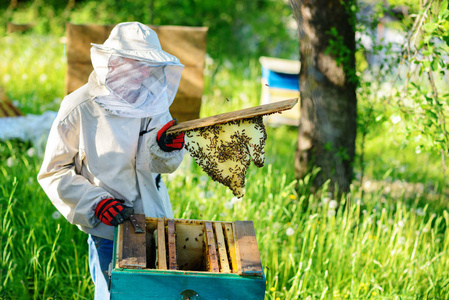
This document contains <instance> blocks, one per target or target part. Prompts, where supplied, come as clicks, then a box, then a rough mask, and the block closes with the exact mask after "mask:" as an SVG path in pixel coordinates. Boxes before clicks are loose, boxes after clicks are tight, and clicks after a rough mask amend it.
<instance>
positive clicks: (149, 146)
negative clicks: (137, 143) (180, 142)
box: [141, 126, 186, 174]
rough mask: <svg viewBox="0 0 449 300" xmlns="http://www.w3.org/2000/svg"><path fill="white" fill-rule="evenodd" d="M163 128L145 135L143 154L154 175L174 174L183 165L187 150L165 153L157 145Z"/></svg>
mask: <svg viewBox="0 0 449 300" xmlns="http://www.w3.org/2000/svg"><path fill="white" fill-rule="evenodd" d="M161 128H162V126H158V127H156V128H155V129H153V130H152V131H150V132H148V133H147V134H145V135H144V140H143V144H144V147H143V149H142V151H143V152H144V153H141V154H142V155H143V156H144V157H145V162H146V164H147V165H148V166H149V170H150V171H151V172H153V173H159V174H164V173H173V172H174V171H175V170H176V169H177V168H178V167H179V165H180V164H181V162H182V160H183V158H184V154H185V153H186V150H185V149H184V148H183V149H181V150H175V151H172V152H165V151H163V150H162V149H161V148H160V147H159V145H158V143H157V140H156V138H157V132H158V131H159V129H161Z"/></svg>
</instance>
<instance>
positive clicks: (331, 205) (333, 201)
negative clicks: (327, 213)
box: [329, 200, 338, 209]
mask: <svg viewBox="0 0 449 300" xmlns="http://www.w3.org/2000/svg"><path fill="white" fill-rule="evenodd" d="M337 206H338V202H337V201H336V200H331V201H329V208H330V209H336V208H337Z"/></svg>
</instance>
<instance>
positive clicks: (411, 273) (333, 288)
mask: <svg viewBox="0 0 449 300" xmlns="http://www.w3.org/2000/svg"><path fill="white" fill-rule="evenodd" d="M0 53H2V60H1V61H0V85H2V86H3V87H4V88H5V90H6V92H7V94H8V96H9V97H10V98H11V99H12V100H13V101H14V103H15V104H16V105H17V106H18V107H19V108H20V109H21V110H22V111H23V112H24V113H26V114H30V113H31V114H42V113H43V112H45V111H47V110H54V111H56V110H57V109H58V107H59V103H60V101H61V99H62V97H63V96H64V76H65V68H66V65H65V59H66V58H65V56H64V45H63V44H61V43H60V42H59V38H56V37H51V36H33V35H24V36H13V37H1V40H0ZM259 72H260V71H259V65H258V61H257V60H256V59H253V60H250V61H249V62H241V63H231V62H229V63H226V64H221V65H216V63H215V62H214V61H211V60H210V59H208V61H207V64H206V72H205V93H204V94H205V96H204V101H203V107H202V111H201V114H202V116H209V115H213V114H217V113H222V112H226V111H231V110H236V109H241V108H246V107H250V106H254V105H258V103H259V99H260V79H259V76H260V75H259V74H260V73H259ZM226 98H228V99H229V100H230V101H227V100H226ZM363 101H364V99H359V102H362V103H363ZM217 107H218V108H219V111H217ZM388 122H389V121H388V120H385V122H384V123H382V124H377V125H375V126H377V127H376V128H374V129H373V130H372V131H371V133H370V134H369V135H368V136H367V142H366V145H365V149H366V150H365V151H366V153H365V175H366V176H365V178H364V180H363V186H361V185H360V178H357V179H356V180H355V181H354V183H353V188H352V191H351V193H350V194H349V195H347V196H345V197H343V198H342V199H333V197H332V195H329V194H328V193H327V188H326V186H324V187H323V188H322V189H320V191H319V192H318V193H315V194H312V193H311V192H310V186H311V184H310V183H311V180H312V179H313V174H310V175H309V176H308V177H307V178H305V179H304V180H301V181H296V180H295V178H294V168H293V165H294V152H295V146H296V135H297V133H296V128H291V127H285V126H282V127H276V128H274V127H267V134H268V140H267V143H266V164H265V166H264V167H263V168H260V169H258V168H256V167H255V166H254V165H252V166H251V167H250V169H249V170H248V173H247V179H246V182H247V185H246V193H245V197H244V198H243V199H236V198H234V197H233V196H232V193H231V192H230V191H229V190H228V189H227V188H225V187H223V186H221V185H220V184H217V183H216V182H213V181H211V180H210V178H209V177H207V175H206V174H205V173H204V172H203V171H202V170H201V169H200V168H199V167H198V166H197V165H196V164H195V163H194V162H193V160H192V159H190V157H188V156H186V158H185V160H184V162H183V164H182V166H181V167H180V168H179V169H178V170H177V171H176V172H175V173H174V174H172V175H164V180H165V182H166V184H167V187H168V189H169V193H170V196H171V199H172V205H173V208H174V212H175V217H176V218H187V219H203V220H220V221H234V220H252V221H254V224H255V229H256V233H257V240H258V245H259V249H260V252H261V257H262V262H263V265H264V268H265V275H266V278H267V289H266V299H301V298H302V299H332V298H334V299H436V298H438V299H448V297H449V277H448V276H447V270H448V269H449V253H448V247H449V235H448V234H447V232H446V228H447V227H448V226H449V214H448V212H447V211H448V207H447V201H446V200H445V195H444V193H442V192H441V191H440V189H439V186H441V181H442V176H441V167H440V161H439V157H438V156H437V155H434V154H432V153H430V154H429V153H417V152H416V147H415V146H414V145H413V143H408V144H407V145H404V144H403V143H401V142H398V140H399V141H400V140H401V139H402V138H403V136H401V135H400V134H399V133H400V127H399V126H396V127H395V126H392V125H391V124H390V123H388ZM390 125H391V126H390ZM373 126H374V125H373ZM359 143H360V142H359ZM358 147H359V148H360V145H358ZM359 154H360V153H359ZM41 161H42V157H40V156H38V155H37V151H36V149H35V148H34V146H33V145H31V144H30V143H26V142H25V143H24V142H21V141H1V142H0V209H1V215H2V220H1V248H2V252H1V255H2V256H1V278H0V279H1V284H0V299H91V298H92V295H93V294H92V292H93V284H92V281H91V279H90V274H89V270H88V259H87V242H86V239H87V236H86V235H85V234H84V233H82V232H81V231H79V230H78V229H77V228H76V227H75V226H72V225H70V224H69V223H68V222H67V221H66V220H65V219H64V218H63V217H61V215H60V214H59V213H58V212H57V211H56V210H55V208H54V207H53V205H52V204H51V203H50V201H49V200H48V198H47V197H46V195H45V194H44V192H43V191H42V190H41V188H40V186H39V185H38V183H37V181H36V175H37V172H38V170H39V167H40V164H41ZM355 170H356V173H360V166H359V165H358V164H356V165H355ZM362 190H363V193H362ZM337 200H338V201H337ZM339 202H340V204H338V203H339Z"/></svg>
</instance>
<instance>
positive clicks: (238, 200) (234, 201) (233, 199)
mask: <svg viewBox="0 0 449 300" xmlns="http://www.w3.org/2000/svg"><path fill="white" fill-rule="evenodd" d="M242 200H243V198H238V197H232V199H231V202H232V203H233V204H235V203H239V202H242Z"/></svg>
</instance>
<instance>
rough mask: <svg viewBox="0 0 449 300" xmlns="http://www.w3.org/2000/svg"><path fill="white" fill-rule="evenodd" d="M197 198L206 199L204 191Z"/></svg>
mask: <svg viewBox="0 0 449 300" xmlns="http://www.w3.org/2000/svg"><path fill="white" fill-rule="evenodd" d="M198 197H200V198H201V199H203V198H205V197H206V193H205V192H204V191H201V192H200V193H199V194H198Z"/></svg>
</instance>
